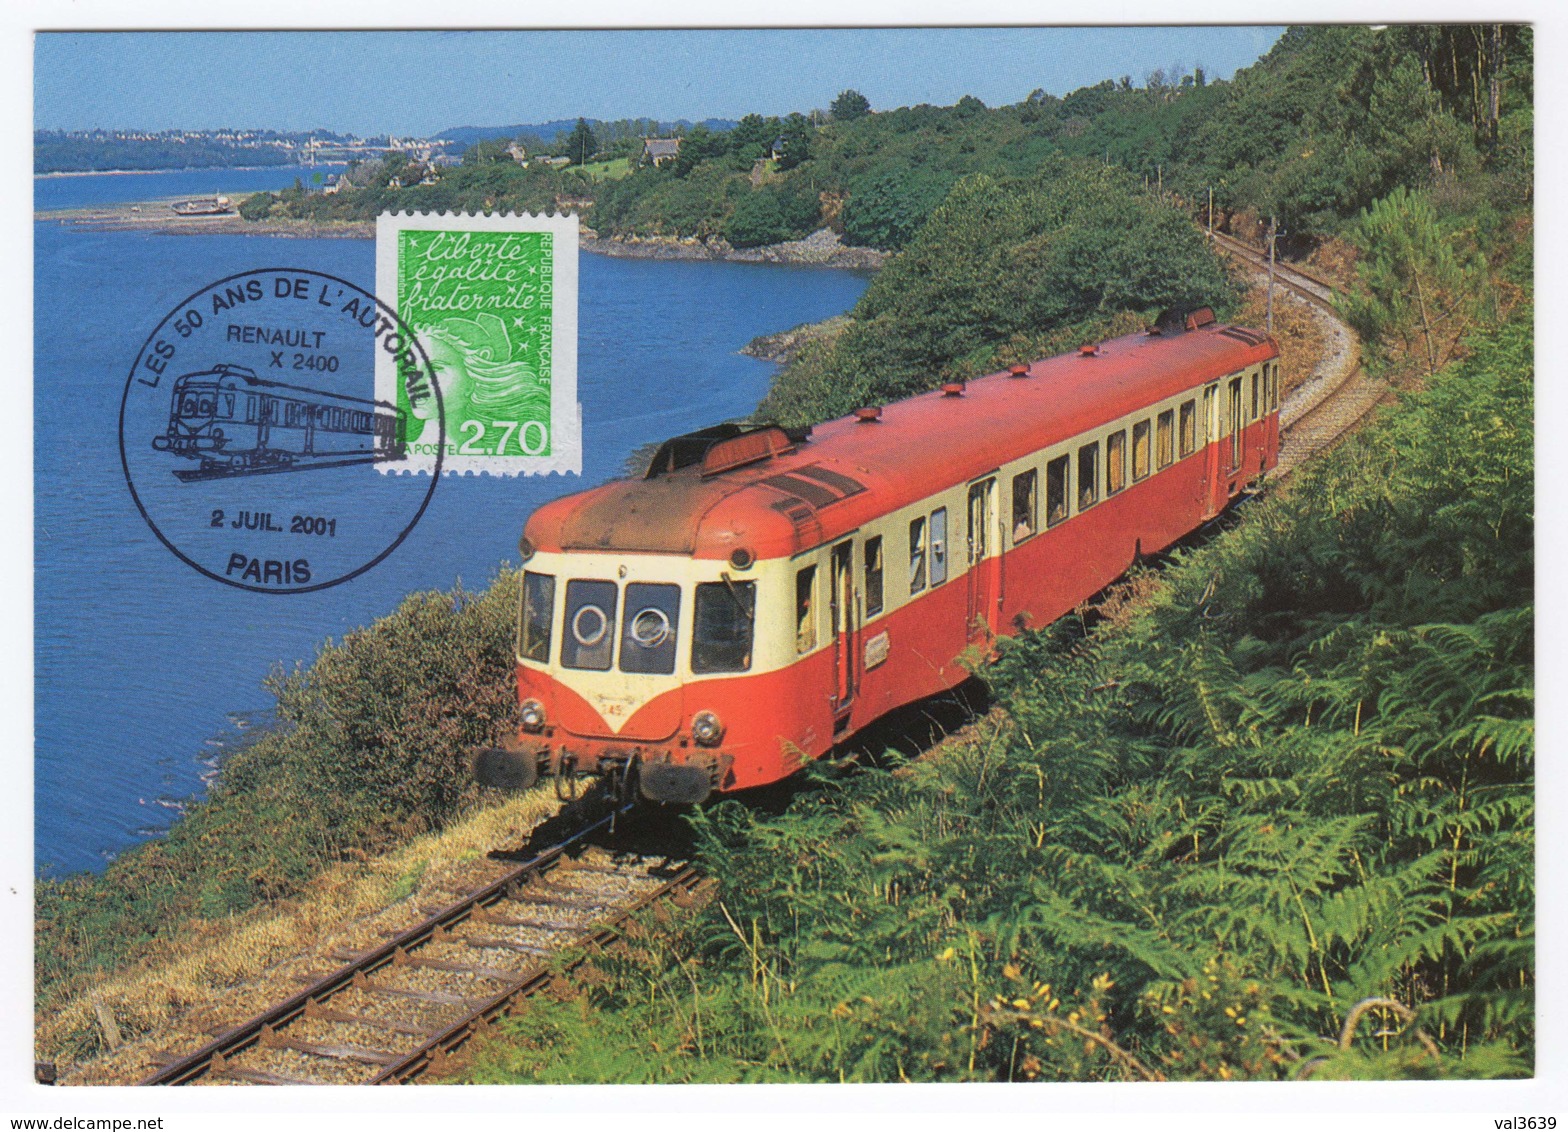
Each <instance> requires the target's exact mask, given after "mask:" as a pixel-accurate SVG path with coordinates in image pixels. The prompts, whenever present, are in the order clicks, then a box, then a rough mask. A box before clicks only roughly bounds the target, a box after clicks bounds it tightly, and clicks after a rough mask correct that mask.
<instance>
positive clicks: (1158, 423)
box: [1154, 409, 1176, 468]
mask: <svg viewBox="0 0 1568 1132" xmlns="http://www.w3.org/2000/svg"><path fill="white" fill-rule="evenodd" d="M1175 431H1176V414H1175V413H1174V412H1172V411H1171V410H1170V409H1166V410H1165V411H1164V412H1163V413H1161V414H1160V415H1159V416H1158V417H1156V418H1155V423H1154V466H1155V467H1156V468H1168V467H1170V466H1171V461H1172V460H1174V459H1175V458H1176V456H1175V450H1176V443H1175V441H1176V438H1175V436H1174V433H1175Z"/></svg>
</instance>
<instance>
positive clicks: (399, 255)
mask: <svg viewBox="0 0 1568 1132" xmlns="http://www.w3.org/2000/svg"><path fill="white" fill-rule="evenodd" d="M577 229H578V226H577V217H576V216H572V215H564V216H561V215H552V216H534V215H530V214H516V213H508V214H505V215H488V214H487V215H464V214H458V213H410V212H404V213H383V214H382V215H381V216H380V217H378V218H377V220H376V290H377V292H378V293H380V294H381V295H383V296H384V297H385V298H386V299H387V301H388V302H390V303H391V304H392V305H393V306H394V308H395V309H396V310H397V312H398V315H399V317H400V318H401V319H402V320H403V321H404V322H405V323H406V324H407V325H408V326H409V327H411V328H412V329H413V331H414V333H415V334H417V335H418V337H419V341H420V344H421V345H422V346H423V348H424V351H425V353H426V354H427V355H428V357H429V358H430V363H431V366H432V368H433V370H434V372H435V375H436V382H437V385H438V389H437V390H436V391H435V392H436V393H438V394H439V396H432V395H431V392H432V391H431V390H428V389H425V388H422V387H421V386H419V385H418V384H417V378H418V376H419V375H418V374H417V373H412V374H411V372H410V371H406V370H403V369H401V368H399V367H398V366H397V365H395V364H394V363H393V361H392V359H390V358H381V359H379V360H378V361H379V364H378V366H377V370H376V399H377V400H378V401H381V402H384V403H386V404H389V405H395V406H396V407H397V410H398V411H399V412H400V413H402V414H403V415H404V417H405V418H406V422H407V432H406V445H407V454H406V459H404V460H401V461H382V462H378V463H377V464H376V466H377V467H378V468H379V469H380V470H381V471H383V472H401V471H432V470H434V469H435V468H436V466H437V464H438V463H441V461H442V460H443V459H444V464H442V466H443V467H444V468H445V469H446V470H447V471H457V472H464V473H468V472H478V473H485V472H488V473H491V474H493V475H537V474H542V473H548V472H573V473H576V472H581V471H582V419H581V414H582V410H581V407H580V406H579V404H578V402H577ZM411 377H412V378H413V379H414V380H410V378H411ZM443 415H444V421H443V420H442V419H441V418H442V417H443ZM443 425H444V427H443ZM443 447H444V451H442V448H443Z"/></svg>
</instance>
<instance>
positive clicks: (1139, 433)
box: [1132, 421, 1149, 483]
mask: <svg viewBox="0 0 1568 1132" xmlns="http://www.w3.org/2000/svg"><path fill="white" fill-rule="evenodd" d="M1148 474H1149V422H1148V421H1139V422H1138V423H1137V424H1135V425H1133V426H1132V480H1133V483H1137V482H1138V481H1139V480H1141V479H1143V478H1144V477H1145V476H1147V475H1148Z"/></svg>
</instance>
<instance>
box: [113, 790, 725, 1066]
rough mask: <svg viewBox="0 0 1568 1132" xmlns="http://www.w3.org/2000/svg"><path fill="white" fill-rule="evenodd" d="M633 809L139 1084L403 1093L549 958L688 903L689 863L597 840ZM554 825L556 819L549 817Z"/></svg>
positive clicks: (559, 843) (603, 817)
mask: <svg viewBox="0 0 1568 1132" xmlns="http://www.w3.org/2000/svg"><path fill="white" fill-rule="evenodd" d="M630 809H631V805H630V804H625V805H618V806H614V807H610V808H609V809H608V810H607V812H603V813H600V814H598V815H597V816H594V817H592V818H590V819H588V820H585V821H580V822H577V823H576V828H575V829H572V830H570V831H568V832H567V833H566V834H565V835H564V836H561V837H560V838H559V839H557V840H555V841H554V843H553V844H551V845H549V847H547V848H545V849H543V850H542V851H539V852H533V851H530V852H529V855H528V857H527V859H526V860H524V861H522V862H521V863H520V864H519V865H518V866H517V867H516V868H514V869H512V870H510V871H509V872H507V873H506V874H504V875H503V876H501V877H500V878H499V879H497V880H495V881H494V882H492V883H490V884H488V885H486V886H485V887H483V888H481V889H478V890H476V891H474V892H471V893H469V894H468V895H466V896H464V897H462V898H461V899H459V900H457V901H455V902H453V903H452V904H450V905H447V906H445V907H441V908H435V909H431V910H429V914H428V916H427V918H426V919H424V920H422V921H421V922H420V923H418V924H416V925H414V926H413V927H412V928H409V929H407V930H405V931H402V932H399V933H398V934H397V935H395V936H393V937H392V938H391V939H389V940H388V941H387V942H386V943H384V944H382V945H381V946H379V947H376V948H373V949H371V950H369V951H367V952H364V953H362V954H334V955H333V958H334V959H341V960H343V966H341V967H339V968H338V969H337V970H335V971H332V972H330V973H328V974H324V975H321V976H320V977H318V978H315V979H314V980H313V981H312V982H311V983H310V984H309V985H308V986H306V987H305V988H304V989H303V990H301V991H300V992H299V993H298V994H295V995H293V996H292V997H290V998H289V999H287V1000H286V1001H284V1002H281V1003H279V1004H277V1005H276V1006H274V1007H272V1008H270V1009H268V1010H265V1011H263V1012H262V1013H260V1014H257V1015H256V1016H255V1017H253V1018H250V1019H248V1020H247V1021H245V1022H243V1023H241V1024H239V1025H237V1026H234V1027H232V1028H230V1029H228V1030H226V1031H225V1032H223V1033H221V1034H219V1035H218V1036H217V1037H216V1038H214V1040H213V1041H211V1042H209V1043H207V1044H206V1045H204V1046H202V1047H201V1048H200V1049H197V1050H195V1051H193V1052H190V1053H186V1054H183V1055H178V1056H172V1055H171V1056H169V1057H166V1058H164V1059H163V1061H164V1063H163V1064H162V1065H161V1066H160V1067H159V1068H158V1069H157V1071H156V1072H153V1073H151V1074H149V1075H148V1076H146V1077H145V1078H143V1079H142V1080H141V1081H139V1082H137V1083H138V1084H141V1085H397V1084H404V1083H407V1082H410V1081H413V1080H414V1079H416V1078H417V1077H419V1076H420V1075H421V1074H423V1073H425V1072H427V1071H429V1070H430V1069H432V1068H436V1069H439V1068H440V1067H441V1065H442V1063H443V1061H444V1060H445V1059H446V1058H447V1057H448V1056H449V1055H450V1054H451V1053H452V1052H453V1051H455V1050H456V1049H457V1048H458V1047H459V1046H461V1045H462V1044H463V1043H464V1042H465V1041H466V1040H467V1039H468V1038H470V1037H472V1036H473V1035H474V1034H475V1033H477V1032H480V1031H482V1030H484V1029H485V1028H486V1027H488V1026H489V1025H490V1024H491V1023H492V1022H494V1021H495V1020H496V1019H497V1018H499V1017H500V1016H502V1015H504V1014H505V1013H507V1012H508V1011H509V1010H510V1009H511V1008H512V1007H513V1006H514V1005H515V1004H516V1003H517V1002H518V1001H519V1000H521V999H524V998H526V997H528V996H529V995H531V994H534V993H536V992H538V991H540V990H542V989H544V988H545V987H547V986H548V985H549V984H550V982H551V980H552V979H553V978H554V977H555V974H556V973H557V972H558V971H559V970H560V963H558V962H557V960H559V959H561V958H562V957H563V956H565V957H566V958H567V959H568V961H569V960H570V959H571V958H572V957H574V956H575V957H580V956H581V955H583V954H587V953H588V952H589V951H591V950H593V949H598V948H602V947H604V946H606V945H608V944H610V943H612V942H613V941H614V940H615V939H617V938H618V936H619V928H620V925H622V924H623V923H624V922H625V921H626V920H627V919H628V918H629V917H631V916H633V915H635V914H636V913H638V912H639V911H641V910H643V909H645V908H648V907H650V906H651V905H653V904H655V903H657V902H659V901H662V900H666V899H673V900H675V901H676V902H677V903H683V902H689V900H690V899H691V897H692V896H693V894H694V892H695V891H696V890H697V888H698V886H699V885H700V883H701V880H702V878H701V876H700V875H699V874H698V872H697V870H696V869H695V868H694V867H692V866H691V865H690V864H689V863H681V862H675V861H672V860H670V859H668V858H660V857H657V856H655V857H649V856H639V855H629V854H616V853H611V852H609V851H607V850H604V849H603V848H601V847H599V846H597V845H594V844H592V842H593V840H594V839H595V838H596V837H597V836H599V835H601V834H605V833H607V832H609V831H611V830H612V829H613V827H614V824H615V822H616V820H617V819H618V818H621V817H623V816H624V815H625V814H626V813H627V812H628V811H629V810H630ZM557 820H559V819H557Z"/></svg>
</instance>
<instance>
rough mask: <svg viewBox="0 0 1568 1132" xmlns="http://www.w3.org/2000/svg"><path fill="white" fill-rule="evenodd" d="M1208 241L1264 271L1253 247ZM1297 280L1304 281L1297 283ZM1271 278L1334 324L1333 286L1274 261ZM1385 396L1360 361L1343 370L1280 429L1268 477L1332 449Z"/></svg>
mask: <svg viewBox="0 0 1568 1132" xmlns="http://www.w3.org/2000/svg"><path fill="white" fill-rule="evenodd" d="M1213 237H1214V242H1215V244H1216V245H1217V246H1218V247H1219V248H1220V249H1221V250H1223V251H1226V252H1228V253H1230V254H1231V255H1234V256H1235V257H1236V258H1238V259H1240V260H1241V261H1242V262H1244V263H1246V264H1248V265H1249V266H1251V267H1252V268H1254V269H1256V270H1258V271H1260V272H1264V271H1267V270H1268V269H1269V262H1268V252H1267V250H1266V249H1262V248H1257V247H1254V246H1252V245H1250V244H1247V243H1244V242H1243V241H1241V240H1238V239H1236V238H1235V237H1233V236H1227V235H1225V234H1223V233H1221V232H1215V233H1213ZM1291 276H1294V277H1295V278H1294V279H1293V278H1291ZM1298 279H1299V280H1304V281H1305V282H1304V283H1302V282H1297V280H1298ZM1274 280H1275V282H1276V283H1279V284H1280V285H1281V286H1283V287H1285V288H1286V289H1288V290H1290V291H1292V292H1294V293H1295V294H1297V295H1300V296H1301V297H1302V298H1304V299H1306V300H1307V301H1308V302H1310V303H1312V304H1313V305H1314V306H1316V307H1318V308H1319V309H1321V310H1323V311H1324V312H1326V313H1327V314H1328V315H1330V316H1331V317H1333V318H1334V319H1335V320H1336V321H1338V320H1339V312H1338V311H1337V310H1336V309H1335V306H1334V298H1335V296H1336V295H1338V294H1340V293H1341V289H1340V288H1339V287H1338V286H1337V285H1336V284H1334V283H1331V282H1329V281H1328V280H1327V279H1324V278H1322V277H1321V276H1318V275H1314V274H1312V273H1311V272H1309V271H1304V270H1302V269H1301V268H1299V267H1295V266H1287V265H1284V264H1281V263H1279V262H1278V261H1277V260H1276V261H1275V263H1274ZM1386 392H1387V386H1386V385H1385V384H1384V383H1383V382H1381V381H1379V380H1377V379H1375V378H1372V377H1369V376H1368V375H1367V373H1366V371H1365V370H1364V369H1363V368H1362V366H1361V363H1360V362H1359V361H1355V362H1354V363H1352V364H1351V365H1349V366H1347V367H1346V368H1345V372H1344V374H1343V375H1342V376H1341V377H1340V378H1339V380H1338V381H1336V382H1335V383H1334V384H1333V385H1331V386H1330V387H1328V388H1326V389H1324V390H1322V391H1321V392H1319V393H1317V394H1316V395H1315V396H1314V398H1313V399H1312V401H1311V403H1310V404H1309V405H1307V406H1306V408H1305V410H1304V411H1303V412H1302V413H1301V415H1300V416H1298V417H1296V419H1295V420H1293V421H1291V423H1290V424H1289V425H1285V426H1282V427H1281V429H1280V440H1281V442H1282V443H1281V446H1280V458H1279V463H1278V465H1277V466H1276V467H1275V468H1274V469H1273V470H1272V471H1271V472H1270V474H1269V478H1270V479H1273V480H1283V479H1286V478H1287V477H1289V476H1290V475H1291V474H1292V473H1293V472H1295V470H1296V469H1297V468H1299V467H1300V466H1301V465H1302V463H1303V462H1305V461H1306V460H1307V459H1308V458H1309V457H1311V456H1314V455H1316V454H1317V453H1319V452H1323V451H1326V450H1327V449H1329V448H1331V447H1333V445H1334V444H1335V443H1336V442H1337V441H1339V440H1340V439H1341V438H1342V437H1344V436H1345V435H1346V434H1347V433H1349V432H1350V431H1351V430H1352V429H1353V428H1355V427H1356V426H1357V425H1358V424H1360V423H1361V421H1362V420H1364V419H1365V418H1366V416H1367V415H1368V414H1369V413H1371V411H1372V410H1373V409H1374V408H1376V407H1377V405H1378V403H1379V402H1380V401H1381V400H1382V398H1383V395H1384V394H1385V393H1386Z"/></svg>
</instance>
